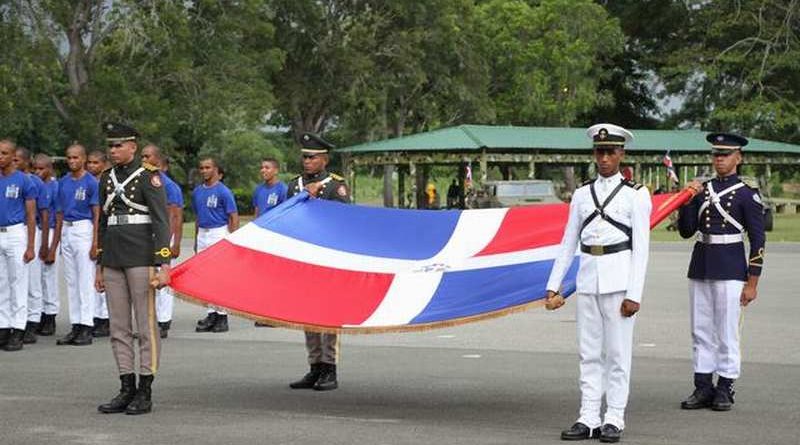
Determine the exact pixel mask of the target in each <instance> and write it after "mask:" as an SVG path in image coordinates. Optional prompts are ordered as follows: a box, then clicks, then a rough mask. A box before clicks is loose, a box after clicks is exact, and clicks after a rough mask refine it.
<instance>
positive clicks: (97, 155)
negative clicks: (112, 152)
mask: <svg viewBox="0 0 800 445" xmlns="http://www.w3.org/2000/svg"><path fill="white" fill-rule="evenodd" d="M87 157H88V158H98V159H100V162H106V161H108V155H106V152H104V151H103V150H92V151H90V152H89V155H88V156H87Z"/></svg>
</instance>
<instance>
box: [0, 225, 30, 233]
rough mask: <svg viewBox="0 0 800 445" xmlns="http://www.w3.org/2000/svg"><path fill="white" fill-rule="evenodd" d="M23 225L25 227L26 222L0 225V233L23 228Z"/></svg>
mask: <svg viewBox="0 0 800 445" xmlns="http://www.w3.org/2000/svg"><path fill="white" fill-rule="evenodd" d="M23 227H25V224H24V223H19V224H12V225H10V226H3V227H0V233H6V232H13V231H14V230H17V229H21V228H23Z"/></svg>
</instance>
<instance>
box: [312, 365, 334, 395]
mask: <svg viewBox="0 0 800 445" xmlns="http://www.w3.org/2000/svg"><path fill="white" fill-rule="evenodd" d="M338 387H339V382H338V381H336V365H331V364H329V363H323V364H322V373H321V374H320V375H319V378H318V379H317V383H314V389H315V390H317V391H330V390H332V389H336V388H338Z"/></svg>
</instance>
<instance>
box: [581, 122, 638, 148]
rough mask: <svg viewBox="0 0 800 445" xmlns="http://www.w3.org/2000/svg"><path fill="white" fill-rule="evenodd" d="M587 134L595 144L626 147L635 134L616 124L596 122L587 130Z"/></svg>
mask: <svg viewBox="0 0 800 445" xmlns="http://www.w3.org/2000/svg"><path fill="white" fill-rule="evenodd" d="M586 135H587V136H589V138H590V139H591V140H592V141H593V145H594V146H595V147H597V148H600V147H608V148H612V147H620V148H625V145H626V144H629V143H630V142H631V141H633V134H632V133H631V132H630V131H628V130H626V129H624V128H622V127H620V126H619V125H614V124H595V125H592V126H591V127H589V129H587V130H586Z"/></svg>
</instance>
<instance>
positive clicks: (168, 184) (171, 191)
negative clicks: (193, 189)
mask: <svg viewBox="0 0 800 445" xmlns="http://www.w3.org/2000/svg"><path fill="white" fill-rule="evenodd" d="M161 180H162V181H163V182H164V191H166V192H167V205H168V206H170V205H171V206H177V207H181V208H183V191H181V186H179V185H178V183H177V182H175V181H173V180H172V178H170V177H169V176H168V175H167V174H166V173H164V172H162V173H161Z"/></svg>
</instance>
